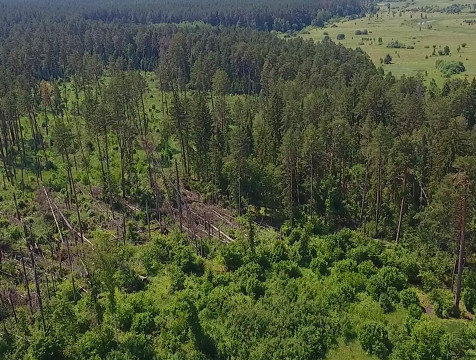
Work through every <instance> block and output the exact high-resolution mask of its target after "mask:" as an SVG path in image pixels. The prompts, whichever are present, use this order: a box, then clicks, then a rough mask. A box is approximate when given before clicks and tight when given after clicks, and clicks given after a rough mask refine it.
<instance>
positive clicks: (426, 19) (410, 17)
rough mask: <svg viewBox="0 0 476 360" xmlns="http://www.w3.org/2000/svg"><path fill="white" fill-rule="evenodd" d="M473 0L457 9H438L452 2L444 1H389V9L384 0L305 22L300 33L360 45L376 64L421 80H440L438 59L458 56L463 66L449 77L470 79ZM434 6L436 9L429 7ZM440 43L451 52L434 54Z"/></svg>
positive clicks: (475, 16) (475, 34)
mask: <svg viewBox="0 0 476 360" xmlns="http://www.w3.org/2000/svg"><path fill="white" fill-rule="evenodd" d="M464 3H465V4H467V3H468V1H464ZM474 3H475V2H474V1H473V2H469V5H466V6H465V7H464V8H463V10H462V11H461V12H460V13H447V12H440V11H443V9H445V7H446V6H449V5H450V4H452V5H455V4H457V3H455V2H449V1H433V2H430V1H427V0H421V1H420V0H417V1H415V2H414V3H411V4H408V3H403V2H394V3H391V7H390V9H389V8H388V5H387V4H379V11H378V13H377V14H373V15H367V16H366V17H365V18H360V19H355V20H350V21H349V20H343V21H340V22H335V23H332V24H329V25H328V26H326V27H325V28H315V27H308V28H306V29H304V30H303V31H301V33H300V36H302V37H303V38H305V39H315V40H322V39H323V38H324V37H326V36H329V37H330V38H331V39H332V40H333V41H336V42H340V43H342V44H343V45H344V46H346V47H351V48H359V47H360V48H361V49H362V50H363V51H365V52H366V53H367V54H369V56H370V57H371V59H372V60H373V61H374V63H375V64H376V65H377V66H379V65H380V64H381V65H382V66H383V68H384V70H385V72H392V74H394V75H396V76H398V77H400V76H402V75H406V76H415V75H421V76H423V78H424V79H425V80H426V81H429V80H431V79H435V81H436V82H437V83H438V84H440V85H441V84H442V83H443V82H444V80H445V76H444V75H443V73H442V72H441V71H440V70H439V69H438V68H437V66H436V63H437V61H438V60H443V61H456V62H459V61H461V62H462V63H463V64H464V67H465V68H466V71H464V72H462V73H460V74H457V75H453V77H460V78H468V79H469V80H471V79H473V78H474V77H475V76H476V13H473V12H472V11H474ZM429 6H432V7H429ZM437 8H439V9H440V11H434V10H435V9H437ZM341 34H343V35H344V36H345V37H344V38H342V35H341ZM358 34H360V35H358ZM396 41H398V45H396V46H402V47H400V48H391V47H388V46H389V44H390V43H392V42H393V44H394V45H393V46H395V43H396ZM445 46H448V47H449V49H450V54H449V55H439V54H438V52H439V51H442V52H443V51H444V48H445ZM387 54H389V55H390V56H391V57H392V60H391V63H390V64H385V63H384V59H385V57H386V56H387Z"/></svg>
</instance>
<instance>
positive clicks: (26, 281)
mask: <svg viewBox="0 0 476 360" xmlns="http://www.w3.org/2000/svg"><path fill="white" fill-rule="evenodd" d="M20 261H21V267H22V269H23V277H24V278H25V286H26V293H27V296H28V305H29V307H30V312H31V313H32V314H33V304H32V302H31V294H30V283H29V281H28V276H27V275H26V267H25V260H24V259H23V253H22V252H21V251H20Z"/></svg>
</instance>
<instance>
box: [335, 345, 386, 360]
mask: <svg viewBox="0 0 476 360" xmlns="http://www.w3.org/2000/svg"><path fill="white" fill-rule="evenodd" d="M326 359H328V360H376V359H378V358H377V357H375V356H371V355H369V354H367V353H366V352H365V351H364V350H362V348H361V347H360V344H359V342H358V341H354V342H351V343H349V344H346V343H344V342H343V341H340V342H339V344H338V346H337V347H336V348H334V349H332V350H331V351H329V354H328V355H327V357H326Z"/></svg>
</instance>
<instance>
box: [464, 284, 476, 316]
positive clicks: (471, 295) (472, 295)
mask: <svg viewBox="0 0 476 360" xmlns="http://www.w3.org/2000/svg"><path fill="white" fill-rule="evenodd" d="M462 298H463V301H464V305H465V306H466V309H467V310H468V311H469V312H472V313H474V309H475V307H476V289H470V288H466V289H465V290H463V293H462Z"/></svg>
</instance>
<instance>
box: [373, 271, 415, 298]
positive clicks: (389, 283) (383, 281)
mask: <svg viewBox="0 0 476 360" xmlns="http://www.w3.org/2000/svg"><path fill="white" fill-rule="evenodd" d="M406 285H407V280H406V278H405V276H404V275H403V273H401V272H400V271H399V270H398V269H397V268H395V267H392V266H384V267H382V268H381V269H380V270H379V271H378V272H377V273H376V274H375V275H373V276H371V277H370V279H369V282H368V285H367V291H368V293H369V294H370V295H371V296H372V297H374V298H375V299H378V298H379V297H380V295H381V294H383V293H387V292H388V291H389V289H390V288H394V289H396V290H397V291H401V290H403V289H404V288H405V287H406Z"/></svg>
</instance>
